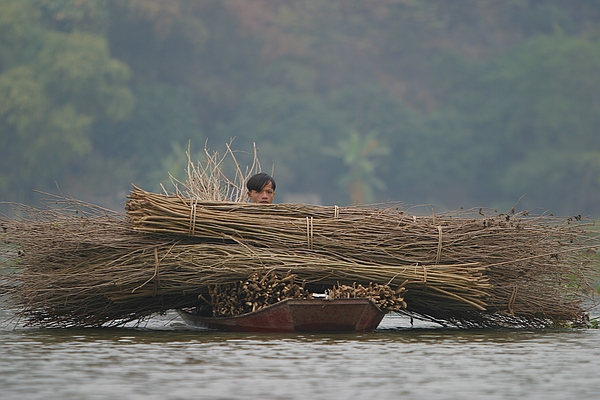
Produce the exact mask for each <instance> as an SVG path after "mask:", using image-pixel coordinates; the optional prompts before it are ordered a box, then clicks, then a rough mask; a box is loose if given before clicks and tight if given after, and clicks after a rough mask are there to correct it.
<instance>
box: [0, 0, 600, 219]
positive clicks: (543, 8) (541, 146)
mask: <svg viewBox="0 0 600 400" xmlns="http://www.w3.org/2000/svg"><path fill="white" fill-rule="evenodd" d="M598 15H600V6H599V5H598V2H596V1H587V0H586V1H581V2H560V1H556V0H541V1H529V0H519V1H510V2H490V1H485V0H465V1H460V2H452V1H438V0H423V1H397V0H379V1H376V2H364V1H350V0H331V1H326V2H325V1H317V0H311V1H301V0H291V1H279V0H278V1H269V2H262V1H260V2H259V1H255V0H236V1H227V2H224V1H221V0H172V1H162V0H111V1H110V2H106V1H101V0H0V200H5V199H6V200H8V199H14V198H15V196H16V194H15V193H16V192H27V191H29V190H30V189H32V188H36V189H41V190H48V189H50V188H52V187H53V186H54V185H55V182H56V181H58V182H59V183H61V182H64V185H63V184H61V186H63V187H64V186H65V185H68V189H69V191H70V192H71V193H73V194H77V193H86V194H88V195H89V196H90V199H91V200H93V199H94V198H98V199H101V200H102V201H105V199H106V198H113V199H114V198H116V197H118V196H121V194H119V195H117V194H116V193H122V192H123V191H124V190H126V189H127V187H128V185H129V184H131V183H132V182H134V183H136V184H138V185H142V186H144V187H145V188H148V189H152V190H154V189H156V188H157V187H158V186H157V185H158V183H159V182H160V181H164V180H165V179H166V178H167V174H168V172H170V173H172V174H175V175H177V174H180V173H181V167H182V163H184V162H185V158H184V157H183V155H184V154H185V152H184V151H182V149H185V148H186V147H187V146H186V144H187V143H188V141H191V143H192V147H193V148H201V147H202V146H203V145H204V142H205V138H209V139H210V143H209V146H217V147H221V146H223V144H224V143H227V142H229V140H230V139H231V138H232V137H236V139H235V141H234V147H235V148H236V149H240V150H244V151H246V152H248V153H250V152H251V151H252V144H253V143H256V144H257V146H258V148H259V158H260V160H261V162H262V164H263V165H262V167H263V169H264V170H265V171H271V169H272V168H273V167H274V171H275V172H274V173H275V177H276V178H277V180H278V183H279V186H278V193H279V195H278V198H282V196H281V195H283V194H285V192H286V191H290V192H302V191H304V192H311V193H317V194H320V195H321V198H322V199H323V200H324V201H325V202H326V203H336V204H343V203H344V202H347V201H351V202H354V201H366V202H370V201H386V200H400V201H406V202H409V203H419V204H421V203H425V202H433V203H437V204H440V205H441V206H442V207H446V208H456V207H460V206H464V207H469V206H473V205H477V206H486V205H487V206H501V207H507V208H508V207H510V206H512V205H513V204H514V203H515V202H516V200H517V199H519V198H520V197H521V196H522V195H525V197H524V199H523V200H522V202H521V203H520V205H521V206H522V207H524V208H535V207H542V208H550V209H551V211H552V212H554V213H555V214H559V213H562V214H566V213H575V214H594V215H596V214H598V213H600V205H599V204H600V202H598V199H599V198H600V178H599V177H600V161H599V159H600V157H599V156H598V152H599V151H600V136H599V135H598V132H597V130H598V128H597V127H598V126H600V113H599V112H598V110H599V109H600V97H599V96H598V94H597V93H600V18H599V17H598ZM374 132H377V134H375V133H374ZM375 136H376V137H375ZM375 142H377V145H375V146H371V144H370V143H375ZM323 149H330V150H328V151H323ZM331 149H334V150H331ZM369 149H371V150H369ZM367 150H368V151H367ZM373 152H374V153H373ZM327 153H329V154H333V153H335V154H336V155H337V157H331V156H330V155H328V154H327ZM250 158H251V154H243V153H240V160H239V161H240V162H242V163H245V162H246V161H249V160H250ZM340 182H342V183H340ZM336 183H338V185H336ZM349 185H350V186H352V187H353V188H354V189H353V190H351V192H353V193H354V195H353V196H354V198H351V196H349V192H348V187H349ZM102 193H105V195H104V196H103V195H102ZM108 193H112V194H111V195H109V194H108ZM369 196H372V197H369ZM357 199H359V200H357ZM117 204H118V203H117ZM112 205H114V202H112V203H111V206H112ZM119 207H120V206H119Z"/></svg>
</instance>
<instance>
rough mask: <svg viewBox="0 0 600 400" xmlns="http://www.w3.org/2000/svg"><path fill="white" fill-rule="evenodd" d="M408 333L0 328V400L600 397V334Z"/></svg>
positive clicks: (168, 321)
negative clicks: (263, 332)
mask: <svg viewBox="0 0 600 400" xmlns="http://www.w3.org/2000/svg"><path fill="white" fill-rule="evenodd" d="M595 314H596V316H597V315H598V313H595ZM593 316H594V315H593ZM0 317H6V314H0ZM415 326H416V328H411V327H410V324H409V323H408V321H407V320H406V318H401V317H396V316H386V318H385V319H384V320H383V322H382V324H381V325H380V327H379V329H378V330H377V331H375V332H373V333H369V334H229V333H215V332H208V331H201V330H194V329H190V328H188V327H186V326H185V325H183V323H182V322H181V321H180V320H179V319H177V318H175V315H174V314H168V315H166V316H162V317H157V318H156V319H153V320H151V321H150V322H149V323H148V325H146V326H145V327H144V328H111V329H51V330H42V329H27V330H23V329H17V330H14V329H13V327H10V326H6V325H3V326H2V328H0V349H1V358H0V399H114V398H118V399H138V398H139V399H240V398H246V399H327V400H334V399H342V398H343V399H365V398H366V399H388V398H407V399H413V398H425V399H436V398H440V399H453V398H456V399H465V398H468V399H470V398H486V399H507V398H520V399H524V398H526V399H538V398H539V399H541V398H544V399H587V398H598V396H599V393H600V392H599V383H600V330H597V329H588V330H561V331H556V330H545V331H524V330H520V331H460V330H450V329H439V328H436V327H435V326H434V325H427V324H423V323H421V324H415Z"/></svg>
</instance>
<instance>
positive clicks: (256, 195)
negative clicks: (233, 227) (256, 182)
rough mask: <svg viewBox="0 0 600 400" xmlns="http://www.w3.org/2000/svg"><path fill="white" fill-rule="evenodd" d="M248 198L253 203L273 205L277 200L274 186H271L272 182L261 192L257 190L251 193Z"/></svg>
mask: <svg viewBox="0 0 600 400" xmlns="http://www.w3.org/2000/svg"><path fill="white" fill-rule="evenodd" d="M248 198H249V199H250V201H251V202H252V203H261V204H271V203H272V202H273V199H274V198H275V191H274V190H273V185H271V182H268V183H267V184H266V185H265V186H263V188H262V190H261V191H260V192H258V191H256V190H251V191H249V192H248Z"/></svg>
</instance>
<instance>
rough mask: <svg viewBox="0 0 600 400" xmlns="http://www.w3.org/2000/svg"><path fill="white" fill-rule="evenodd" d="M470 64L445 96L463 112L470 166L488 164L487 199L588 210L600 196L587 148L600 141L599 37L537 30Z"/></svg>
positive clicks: (593, 207) (553, 207) (594, 170)
mask: <svg viewBox="0 0 600 400" xmlns="http://www.w3.org/2000/svg"><path fill="white" fill-rule="evenodd" d="M469 68H470V71H469V72H467V73H465V74H463V76H459V78H458V79H456V80H455V84H454V85H453V86H451V87H448V88H447V89H446V90H447V92H446V94H445V96H448V98H449V102H450V103H451V104H452V107H453V108H454V109H455V110H456V111H457V112H458V113H460V114H462V115H464V116H465V117H467V119H466V125H465V126H466V127H467V129H468V130H470V131H471V132H472V134H471V135H472V137H471V139H470V140H471V143H472V147H473V149H474V151H470V155H471V156H474V157H475V159H476V160H477V161H476V165H478V166H479V167H480V168H482V167H484V168H492V166H493V168H494V170H493V172H491V171H488V173H487V175H488V177H489V178H491V179H489V180H488V181H489V182H490V183H491V184H492V185H489V186H487V187H486V191H487V192H488V194H489V195H490V197H489V198H488V199H487V201H491V200H492V198H509V197H513V198H514V199H518V198H519V197H521V196H522V195H523V194H527V196H526V198H525V200H524V203H523V204H524V205H526V206H529V207H531V206H535V205H537V206H540V207H549V208H551V209H553V210H554V211H558V212H568V213H588V212H593V210H594V209H595V208H596V203H597V201H595V199H597V198H598V197H599V196H600V186H598V184H597V181H596V178H595V177H596V176H597V175H598V173H600V170H599V169H598V165H597V164H596V163H595V162H594V160H595V157H594V156H593V154H595V153H594V152H593V151H592V153H590V149H596V148H599V146H600V139H599V136H598V135H597V127H598V126H600V115H599V114H598V112H597V110H598V109H599V108H600V98H599V97H598V96H597V93H599V91H600V43H596V42H590V41H587V40H584V39H580V38H575V37H567V36H564V35H563V34H557V35H552V36H540V37H535V38H532V39H530V40H527V41H525V42H524V43H523V44H522V45H520V46H517V47H516V48H515V49H513V50H512V51H511V52H509V53H508V54H506V55H505V56H503V57H499V58H495V59H491V60H489V61H486V62H483V63H480V64H479V65H477V64H475V65H473V66H471V67H469ZM447 82H448V81H446V83H447ZM465 86H466V88H467V89H465ZM450 91H452V92H453V94H448V92H450ZM469 114H470V115H469ZM451 136H452V137H460V136H457V132H453V133H452V135H451ZM487 166H489V167H487Z"/></svg>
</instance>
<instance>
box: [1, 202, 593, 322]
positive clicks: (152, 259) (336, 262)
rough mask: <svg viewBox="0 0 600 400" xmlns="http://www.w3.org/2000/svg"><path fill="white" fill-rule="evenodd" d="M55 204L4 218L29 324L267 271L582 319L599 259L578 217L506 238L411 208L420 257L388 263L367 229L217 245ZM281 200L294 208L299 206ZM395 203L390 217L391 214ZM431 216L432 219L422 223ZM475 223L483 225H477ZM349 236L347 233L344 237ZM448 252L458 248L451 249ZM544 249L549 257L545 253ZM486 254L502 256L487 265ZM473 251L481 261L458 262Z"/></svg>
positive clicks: (184, 303) (16, 295)
mask: <svg viewBox="0 0 600 400" xmlns="http://www.w3.org/2000/svg"><path fill="white" fill-rule="evenodd" d="M53 202H54V203H55V204H54V206H53V207H47V208H43V209H35V208H31V207H25V206H20V208H21V215H22V217H21V218H15V219H4V220H2V229H3V232H4V233H3V240H4V242H5V245H4V247H2V253H3V256H4V257H5V258H6V259H7V261H5V263H16V264H17V265H18V267H19V272H18V273H17V274H14V275H11V276H10V277H9V278H8V279H7V280H6V282H5V284H4V285H2V289H3V292H5V293H6V294H9V302H8V303H7V304H9V305H10V306H12V307H14V308H15V310H16V313H17V316H19V317H22V318H23V319H24V321H25V322H26V323H28V324H33V325H44V326H98V325H102V324H105V325H118V324H122V323H124V322H127V321H132V320H138V319H140V318H144V317H146V316H149V315H151V314H153V313H156V312H161V311H165V310H168V309H173V308H184V307H195V306H197V305H198V296H199V295H208V294H209V288H210V287H211V285H212V286H214V285H220V284H231V283H234V282H237V281H240V280H244V279H247V278H248V277H249V276H250V275H251V274H252V273H256V272H260V271H262V272H264V271H274V272H277V273H280V274H287V273H293V274H296V275H297V276H298V277H299V278H300V279H303V280H306V281H307V284H306V288H307V289H308V290H311V291H312V292H323V291H325V290H327V289H329V288H331V287H332V286H334V285H336V284H342V285H355V284H362V285H365V286H366V285H369V284H371V283H374V284H381V285H383V284H396V285H398V284H400V283H401V282H404V281H406V283H405V285H404V287H405V288H406V289H407V292H406V293H405V295H404V300H405V301H406V302H407V305H408V306H407V312H409V313H412V314H413V315H416V316H418V317H422V318H427V319H433V320H436V321H438V322H444V321H446V322H449V323H452V324H455V325H458V326H467V327H471V326H479V327H481V326H498V325H507V326H516V325H518V326H539V325H543V324H544V321H547V319H548V318H551V319H554V320H557V321H576V320H580V319H581V318H582V309H581V288H582V285H583V284H584V283H585V282H584V279H585V278H586V277H588V276H589V274H588V272H589V271H588V270H587V269H586V268H588V267H589V263H586V259H585V258H582V257H580V256H579V254H580V253H581V252H580V251H578V249H581V248H583V247H585V244H586V243H588V242H589V240H591V239H590V237H589V236H586V235H585V233H584V232H583V231H581V226H578V225H576V224H566V225H544V224H541V222H542V221H541V220H540V219H533V220H532V221H533V225H532V226H530V225H528V224H529V222H527V221H526V222H524V223H523V222H522V221H521V222H520V224H523V225H525V226H524V228H523V229H519V230H514V231H509V232H517V233H519V234H520V235H521V236H518V235H517V236H513V240H517V241H521V242H524V243H513V242H512V241H511V240H506V238H505V237H504V235H507V233H505V234H504V235H500V234H498V232H497V231H496V230H495V229H496V228H495V227H494V224H493V223H492V224H491V226H489V225H490V219H487V220H486V221H487V222H485V224H486V225H485V227H484V226H483V222H484V220H482V219H480V220H476V219H472V218H471V219H465V218H462V217H452V218H451V217H450V216H445V217H444V218H442V217H437V216H436V217H430V218H429V219H427V218H424V217H419V218H416V220H415V219H414V218H409V217H407V216H406V215H403V217H402V219H403V220H407V221H408V222H410V223H409V224H408V225H404V226H409V227H410V228H411V230H409V232H410V235H412V236H411V237H412V242H410V241H409V240H408V239H406V247H410V253H409V252H408V251H405V254H409V255H410V257H414V259H411V258H409V256H406V255H405V256H404V257H405V258H406V259H408V261H409V262H402V261H398V260H397V259H394V258H393V257H391V256H388V258H387V262H385V263H372V262H364V261H362V260H363V259H364V257H363V256H362V255H360V254H357V251H358V252H360V251H364V249H365V246H366V244H365V243H367V240H364V239H363V240H361V242H362V243H358V241H359V240H360V238H359V237H358V235H357V237H356V239H355V240H354V241H349V242H348V246H347V249H346V251H345V252H344V253H342V252H341V251H338V252H336V251H325V250H321V249H318V248H316V247H317V246H316V245H313V249H308V248H306V246H305V243H302V245H301V246H299V248H293V246H289V245H287V242H286V241H285V240H281V243H280V244H279V245H277V246H268V247H265V246H263V245H262V243H258V242H257V243H258V244H260V246H255V245H253V244H251V243H249V242H248V243H246V242H244V241H243V238H239V237H238V238H235V240H233V238H229V237H227V238H226V239H228V240H226V241H223V238H221V239H220V243H214V242H213V243H210V240H209V241H208V242H204V239H202V238H198V237H196V236H194V237H189V236H185V235H164V234H148V233H142V232H138V231H136V230H134V229H132V227H131V225H130V224H129V222H128V217H127V216H126V215H124V214H121V213H113V212H110V211H107V210H104V209H102V208H99V207H96V206H93V205H89V204H86V203H83V202H80V201H76V200H73V199H62V198H54V199H53ZM219 206H220V207H231V205H230V204H220V205H219ZM238 206H239V204H238ZM244 206H245V205H244ZM278 207H279V208H282V212H285V213H287V214H290V213H292V212H296V211H294V210H298V209H299V208H300V206H290V207H291V210H292V211H290V209H285V207H283V206H278ZM304 207H305V208H306V206H304ZM272 208H273V207H267V208H259V207H251V208H249V209H251V210H252V211H253V212H254V213H255V214H259V215H260V213H263V217H265V216H270V218H271V219H272V220H276V219H277V218H278V217H277V214H276V213H274V214H273V215H275V216H272V215H271V214H269V213H268V210H269V209H272ZM243 209H244V210H245V209H247V208H243ZM307 209H309V210H312V208H311V207H308V208H307ZM324 209H326V208H323V207H316V208H315V210H316V211H319V210H324ZM226 210H227V212H229V211H230V209H229V208H227V209H226ZM368 210H369V209H368V208H365V209H363V210H362V211H361V210H359V209H358V208H356V209H355V210H353V211H360V212H362V213H368ZM313 211H314V210H313ZM387 212H388V218H384V220H385V221H389V220H390V217H389V214H390V211H387ZM396 212H398V211H396ZM376 213H379V214H381V213H382V212H381V211H380V210H377V211H376ZM313 215H316V213H313ZM341 215H342V216H343V215H344V214H343V213H342V214H341ZM358 217H361V216H360V215H359V216H358ZM340 219H341V217H340V216H338V220H340ZM433 219H435V223H436V224H442V223H443V224H444V225H442V226H443V230H442V232H445V231H448V232H449V234H448V236H449V237H447V238H444V236H442V241H441V242H440V241H439V238H440V236H439V231H438V230H437V229H436V231H438V235H437V236H435V235H433V236H432V235H431V234H430V233H429V230H430V225H431V224H432V223H433V222H434V221H433ZM421 221H422V222H425V221H428V223H427V224H426V225H424V226H423V227H422V228H421V230H422V231H419V225H418V224H419V222H421ZM218 222H219V219H218V218H215V219H214V220H212V223H213V224H216V225H215V226H218ZM333 222H334V221H333ZM476 222H479V223H480V225H481V226H482V227H483V228H482V229H478V230H470V231H469V230H468V227H471V226H475V225H477V224H476ZM396 225H398V224H396ZM385 226H389V225H385V224H384V223H383V222H381V224H380V229H381V230H382V231H383V228H381V227H385ZM398 226H400V225H398ZM214 229H216V228H214ZM428 229H429V230H428ZM527 229H528V230H529V231H530V235H533V233H537V235H536V237H535V238H531V237H529V235H527V234H525V235H524V236H523V234H522V232H523V231H527ZM373 232H374V230H373ZM450 232H454V234H453V235H450ZM540 233H543V235H540ZM372 235H373V233H372ZM292 236H293V235H292ZM388 236H392V235H388ZM347 237H349V233H347ZM215 238H216V236H212V237H210V239H212V240H214V239H215ZM494 239H496V240H494ZM332 240H335V237H334V238H333V239H332ZM398 240H399V239H398V238H396V241H398ZM436 240H437V242H436ZM298 242H301V240H299V239H298ZM546 242H547V243H546ZM563 242H564V243H563ZM394 243H396V242H394ZM440 243H441V249H442V253H441V254H440V252H439V248H440ZM464 243H467V244H464ZM527 243H529V244H528V245H527ZM559 243H561V244H560V246H564V247H560V246H559ZM411 244H412V246H410V245H411ZM588 244H589V243H588ZM342 245H343V244H342V243H341V242H340V241H339V239H338V244H336V246H342ZM533 245H536V246H542V247H543V248H544V249H545V250H543V251H538V253H537V254H536V253H529V254H527V256H526V257H521V258H519V257H515V255H519V254H521V253H519V252H518V251H517V250H515V249H521V250H519V251H527V250H529V251H531V250H532V249H531V248H530V247H531V246H533ZM460 246H462V247H460ZM527 246H529V247H527ZM354 247H356V249H358V250H356V249H354ZM388 247H391V246H388ZM550 250H552V251H553V253H549V251H550ZM370 251H371V252H375V253H376V252H377V251H378V249H372V250H370ZM392 251H394V248H393V247H391V248H389V249H386V250H385V252H380V253H379V257H380V259H381V260H384V255H385V254H391V252H392ZM446 251H447V252H448V253H450V254H453V257H451V258H445V257H444V256H443V254H444V253H445V252H446ZM544 251H545V252H546V253H547V254H550V255H549V256H548V257H544ZM420 252H423V254H421V253H420ZM461 252H468V254H463V253H461ZM486 257H489V259H490V260H492V262H493V263H490V262H487V263H486V262H485V259H486ZM470 258H473V259H474V260H475V261H474V262H459V261H458V260H462V259H465V260H466V259H470ZM413 260H419V261H417V262H415V261H413ZM423 260H430V261H433V262H430V263H425V262H423ZM549 261H550V262H549ZM515 288H516V289H515Z"/></svg>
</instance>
